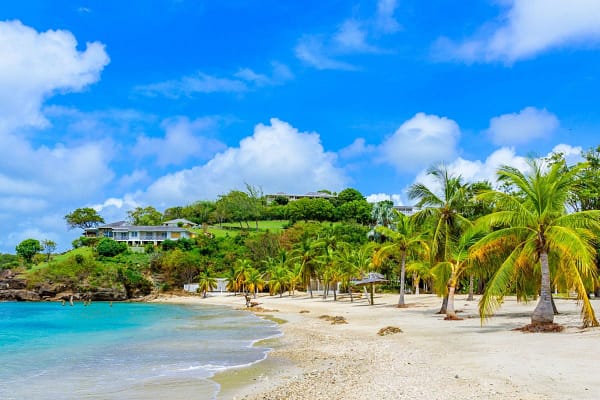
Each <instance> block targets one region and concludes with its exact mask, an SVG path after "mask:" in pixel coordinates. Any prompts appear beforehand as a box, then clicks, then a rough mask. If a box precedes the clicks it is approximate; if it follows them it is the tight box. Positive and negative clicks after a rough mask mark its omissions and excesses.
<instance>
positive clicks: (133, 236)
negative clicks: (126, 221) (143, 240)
mask: <svg viewBox="0 0 600 400" xmlns="http://www.w3.org/2000/svg"><path fill="white" fill-rule="evenodd" d="M129 236H130V237H132V238H136V237H138V233H137V232H129Z"/></svg>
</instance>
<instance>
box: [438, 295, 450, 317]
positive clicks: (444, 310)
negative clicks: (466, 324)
mask: <svg viewBox="0 0 600 400" xmlns="http://www.w3.org/2000/svg"><path fill="white" fill-rule="evenodd" d="M447 308H448V295H446V296H444V299H443V300H442V307H441V308H440V311H438V312H437V313H438V314H446V309H447Z"/></svg>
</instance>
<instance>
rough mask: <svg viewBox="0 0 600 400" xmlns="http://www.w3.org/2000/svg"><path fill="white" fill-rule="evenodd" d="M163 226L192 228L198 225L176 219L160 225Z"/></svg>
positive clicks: (183, 219) (182, 219)
mask: <svg viewBox="0 0 600 400" xmlns="http://www.w3.org/2000/svg"><path fill="white" fill-rule="evenodd" d="M162 225H163V226H177V227H179V228H194V227H196V226H198V224H195V223H193V222H192V221H190V220H187V219H185V218H177V219H172V220H169V221H165V222H163V223H162Z"/></svg>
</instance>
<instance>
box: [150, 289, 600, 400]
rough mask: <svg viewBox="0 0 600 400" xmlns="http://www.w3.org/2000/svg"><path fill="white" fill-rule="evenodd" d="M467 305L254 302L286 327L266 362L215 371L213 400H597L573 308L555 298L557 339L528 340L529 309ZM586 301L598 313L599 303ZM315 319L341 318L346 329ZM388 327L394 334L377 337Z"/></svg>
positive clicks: (191, 299)
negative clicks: (489, 311)
mask: <svg viewBox="0 0 600 400" xmlns="http://www.w3.org/2000/svg"><path fill="white" fill-rule="evenodd" d="M465 298H466V296H457V299H456V308H457V309H458V310H459V311H460V313H459V315H460V316H461V317H462V318H463V320H460V321H444V320H443V316H441V315H436V314H435V312H436V311H437V310H438V309H439V306H440V302H441V300H440V299H439V298H438V297H436V296H434V295H408V296H407V303H408V305H409V307H408V308H403V309H399V308H396V307H395V304H396V301H397V295H381V294H379V295H377V297H376V299H375V303H376V304H375V305H374V306H369V305H368V304H367V303H366V301H365V300H359V301H355V302H354V303H351V302H350V301H349V300H348V299H343V300H341V299H340V300H338V301H336V302H334V301H333V299H332V298H331V297H330V298H328V299H327V300H323V299H322V298H321V297H320V296H315V297H314V298H313V299H310V298H309V297H308V296H307V295H306V294H304V293H301V294H300V295H296V296H294V297H288V296H286V295H284V296H283V297H282V298H280V297H278V296H268V295H260V296H259V298H258V299H257V301H258V302H259V303H260V305H259V306H260V307H262V308H263V309H266V310H271V311H267V312H257V313H256V314H257V315H258V316H262V317H265V316H273V317H275V318H280V319H283V320H285V321H286V322H285V323H282V324H281V325H280V329H281V331H282V333H283V336H281V337H279V338H277V339H269V340H270V342H269V346H268V347H271V348H272V350H271V352H270V353H269V354H268V357H267V360H265V361H263V362H260V363H258V364H255V365H253V366H251V367H248V368H242V369H237V370H231V371H227V372H224V373H220V374H218V375H217V376H216V377H215V378H214V380H215V381H216V382H217V383H219V384H220V385H221V386H222V391H221V393H220V394H219V396H218V399H247V400H251V399H305V398H308V397H317V396H319V397H325V396H327V397H332V398H341V397H351V398H356V397H363V396H368V397H369V398H373V399H398V398H404V397H409V396H410V397H411V398H412V397H416V398H426V399H446V398H449V397H451V396H454V395H456V394H458V393H460V396H461V398H466V399H481V398H486V399H539V398H545V399H570V398H572V399H594V398H598V396H599V395H600V385H598V383H597V377H596V373H595V372H594V368H593V365H592V364H593V362H594V360H596V359H598V357H600V347H599V346H598V345H597V343H598V339H599V338H600V328H591V329H586V330H581V329H579V326H580V324H581V322H580V315H579V309H578V306H577V304H576V301H574V300H563V299H557V300H556V303H557V307H558V309H559V312H560V314H559V315H557V316H556V318H555V322H556V323H558V324H561V325H563V326H565V327H566V329H565V331H564V332H562V333H545V334H542V333H535V334H534V333H522V332H518V331H514V330H513V329H514V328H518V327H521V326H524V325H526V324H527V323H529V320H530V314H531V311H532V310H533V308H534V307H535V302H529V303H517V302H516V300H515V299H514V297H512V298H507V299H505V301H504V304H503V306H502V307H501V308H500V310H498V313H497V315H496V316H495V317H492V318H491V319H490V320H488V321H487V323H486V324H484V325H483V326H481V324H480V319H479V317H478V314H477V302H476V301H472V302H467V301H465ZM476 300H477V299H476ZM155 301H158V302H167V303H181V304H212V305H225V306H229V307H233V308H238V309H244V299H243V297H242V296H239V295H238V296H233V295H231V294H213V295H211V296H210V297H208V298H206V299H203V298H200V297H199V296H188V297H180V296H172V297H171V296H161V297H159V298H158V299H156V300H155ZM592 304H593V305H594V308H595V310H596V313H600V300H596V301H593V302H592ZM301 311H302V312H301ZM323 315H329V316H341V317H344V318H345V320H346V321H347V324H332V323H331V322H328V321H325V320H323V319H321V318H319V317H320V316H323ZM387 326H394V327H398V328H400V329H402V332H401V333H396V334H391V335H386V336H378V335H377V332H378V331H379V329H381V328H385V327H387Z"/></svg>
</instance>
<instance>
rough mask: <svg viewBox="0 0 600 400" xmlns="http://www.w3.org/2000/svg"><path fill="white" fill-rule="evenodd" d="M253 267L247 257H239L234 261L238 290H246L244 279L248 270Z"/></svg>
mask: <svg viewBox="0 0 600 400" xmlns="http://www.w3.org/2000/svg"><path fill="white" fill-rule="evenodd" d="M251 269H253V268H252V261H250V260H248V259H247V258H241V259H239V260H237V261H236V262H235V281H236V283H237V286H238V290H240V291H242V292H244V293H246V292H247V291H248V287H247V282H246V279H247V277H248V272H249V271H250V270H251Z"/></svg>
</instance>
